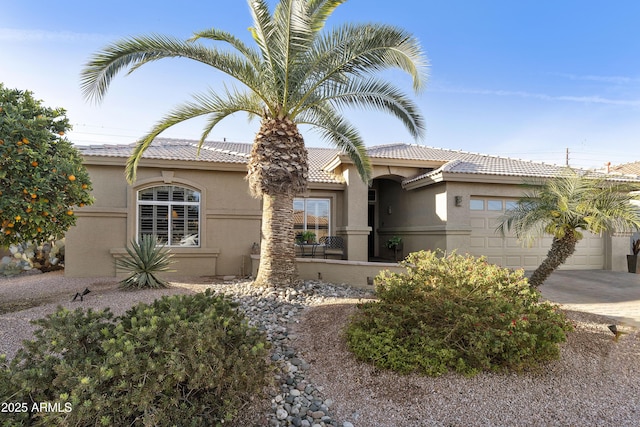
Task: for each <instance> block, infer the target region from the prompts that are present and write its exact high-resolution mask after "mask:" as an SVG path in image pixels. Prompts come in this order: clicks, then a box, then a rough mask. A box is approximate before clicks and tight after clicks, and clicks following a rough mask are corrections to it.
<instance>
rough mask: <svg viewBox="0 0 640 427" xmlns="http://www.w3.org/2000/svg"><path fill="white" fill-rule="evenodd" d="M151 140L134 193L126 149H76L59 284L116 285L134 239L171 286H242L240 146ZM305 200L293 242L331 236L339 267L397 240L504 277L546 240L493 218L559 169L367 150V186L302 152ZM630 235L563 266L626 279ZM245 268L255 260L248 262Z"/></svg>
mask: <svg viewBox="0 0 640 427" xmlns="http://www.w3.org/2000/svg"><path fill="white" fill-rule="evenodd" d="M197 145H198V144H197V141H189V140H176V139H162V138H160V139H157V140H156V141H154V143H153V144H152V145H151V147H150V148H149V149H148V150H147V151H146V153H145V155H144V158H143V159H142V161H141V163H140V166H139V168H138V177H137V181H136V182H135V183H134V184H133V185H128V184H127V182H126V181H125V178H124V166H125V163H126V160H127V157H128V156H129V154H130V153H131V150H132V146H131V145H100V146H79V147H78V148H79V150H80V151H81V153H82V155H83V157H84V164H85V166H86V168H87V170H88V171H89V174H90V176H91V180H92V182H93V194H94V196H95V199H96V202H95V204H94V205H92V206H88V207H84V208H81V209H78V210H77V217H78V221H77V225H76V227H73V228H72V229H71V230H69V232H68V234H67V245H66V266H65V274H67V275H69V276H98V275H104V276H114V275H116V269H115V266H114V259H115V258H116V257H118V256H122V255H123V254H124V253H125V246H126V245H127V244H128V242H130V241H131V240H133V239H136V238H137V237H138V236H140V235H142V234H157V235H158V236H160V237H161V238H162V239H163V240H164V241H165V243H166V244H167V245H168V246H170V247H171V250H172V252H173V253H174V257H175V260H176V261H177V262H176V264H175V265H174V268H175V269H176V270H177V272H176V273H177V274H183V275H199V276H221V275H248V274H250V273H251V261H252V260H251V254H252V251H253V252H255V246H256V245H255V244H259V242H260V220H261V203H260V200H257V199H254V198H252V197H251V196H250V195H249V191H248V185H247V182H246V181H245V176H246V163H247V160H248V157H249V152H250V149H251V145H250V144H244V143H232V142H206V143H205V144H204V145H203V147H202V150H201V151H200V153H199V155H198V153H197V151H198V149H197ZM308 151H309V163H310V178H309V180H310V182H309V190H308V192H307V193H306V194H300V195H299V196H298V198H296V200H295V202H294V209H295V212H296V214H295V215H296V216H295V218H296V231H302V230H311V231H313V232H314V233H316V235H317V237H321V236H325V235H326V236H341V237H342V238H343V239H344V241H345V246H346V247H345V253H344V258H345V259H346V260H348V261H351V262H361V263H362V262H367V261H369V260H380V259H385V258H387V259H388V258H390V257H392V254H391V253H390V251H389V249H388V248H387V247H386V242H387V240H389V239H390V238H391V237H393V236H400V237H402V240H403V253H404V254H407V253H409V252H412V251H416V250H420V249H437V248H440V249H444V250H449V251H450V250H454V249H457V250H458V252H461V253H470V254H473V255H485V256H487V257H488V260H489V261H490V262H494V263H497V264H500V265H502V266H506V267H512V268H525V269H528V270H531V269H534V268H535V267H537V266H538V265H539V264H540V262H541V261H542V259H543V258H544V256H545V255H546V253H547V251H548V248H549V247H550V244H551V239H550V238H544V239H540V240H538V241H537V242H536V243H535V244H534V246H532V247H523V246H522V245H521V243H520V242H518V241H517V239H515V238H514V237H513V236H509V235H508V236H502V235H500V234H497V233H496V232H495V224H496V218H497V217H499V216H500V215H501V214H502V213H503V212H504V210H505V209H507V208H508V207H509V206H510V204H511V203H514V202H515V201H516V200H517V198H518V197H519V196H520V195H521V194H522V191H523V188H522V186H521V184H522V183H523V182H525V181H528V182H531V181H535V180H540V179H545V178H548V177H552V176H554V175H556V174H558V173H559V172H560V171H561V169H562V168H561V167H560V166H556V165H550V164H544V163H536V162H531V161H524V160H516V159H509V158H504V157H497V156H488V155H482V154H474V153H468V152H462V151H453V150H447V149H439V148H431V147H426V146H421V145H410V144H390V145H380V146H373V147H370V148H369V149H368V154H369V156H370V158H371V162H372V165H373V181H372V183H371V185H370V186H367V185H366V184H364V183H363V182H362V180H361V179H360V177H359V176H358V174H357V172H356V169H355V167H354V166H353V165H352V164H351V162H350V160H349V159H348V157H347V156H345V155H343V154H341V153H340V151H339V150H336V149H329V148H312V147H310V148H308ZM628 250H629V235H628V234H626V235H616V234H605V235H602V236H597V235H587V236H586V237H585V238H584V239H583V240H582V241H581V242H580V243H579V245H578V249H577V252H576V254H574V255H573V256H572V257H571V258H570V259H569V261H568V263H567V264H566V265H565V266H563V268H567V269H609V270H616V271H622V270H625V269H626V257H625V255H626V254H627V253H628ZM254 258H255V257H254Z"/></svg>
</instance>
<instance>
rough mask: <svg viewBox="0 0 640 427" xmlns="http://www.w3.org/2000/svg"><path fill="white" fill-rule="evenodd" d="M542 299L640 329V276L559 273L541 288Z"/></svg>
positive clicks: (577, 272)
mask: <svg viewBox="0 0 640 427" xmlns="http://www.w3.org/2000/svg"><path fill="white" fill-rule="evenodd" d="M540 291H541V292H542V296H543V297H544V298H545V299H547V300H549V301H552V302H555V303H558V304H561V305H562V307H563V308H566V309H569V310H577V311H586V312H589V313H595V314H601V315H603V316H607V317H610V318H612V320H617V321H618V322H620V323H621V324H625V325H628V326H634V327H636V328H640V274H631V273H624V272H617V271H606V270H559V271H555V272H553V273H552V274H551V276H549V278H548V279H547V281H546V282H545V283H544V284H543V285H542V286H540Z"/></svg>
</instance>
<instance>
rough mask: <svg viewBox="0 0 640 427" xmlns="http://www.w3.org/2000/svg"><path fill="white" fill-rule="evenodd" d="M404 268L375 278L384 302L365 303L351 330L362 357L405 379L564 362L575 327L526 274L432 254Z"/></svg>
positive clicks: (410, 260) (350, 341) (351, 340)
mask: <svg viewBox="0 0 640 427" xmlns="http://www.w3.org/2000/svg"><path fill="white" fill-rule="evenodd" d="M402 265H404V266H405V267H406V268H407V272H406V273H402V274H397V273H390V272H388V271H387V272H382V273H381V274H380V275H379V276H378V277H377V278H376V282H377V283H376V295H377V297H378V298H379V300H378V301H373V302H367V303H364V304H360V305H359V306H358V311H357V313H356V314H355V315H354V317H353V318H352V320H351V322H350V324H349V326H348V328H347V333H346V336H347V341H348V345H349V348H350V349H351V351H353V353H354V354H355V355H356V357H357V358H359V359H361V360H365V361H368V362H370V363H373V364H374V365H376V366H378V367H380V368H387V369H392V370H394V371H398V372H401V373H408V372H414V371H416V372H420V373H423V374H427V375H441V374H443V373H445V372H447V371H449V370H453V371H457V372H460V373H463V374H466V375H473V374H476V373H478V372H480V371H485V370H487V371H497V370H502V369H511V370H521V369H525V368H529V367H534V366H537V365H538V364H539V363H540V362H544V361H547V360H551V359H554V358H557V357H559V347H558V343H560V342H562V341H564V340H565V338H566V333H567V332H568V331H570V330H571V329H572V328H571V325H570V323H568V322H567V320H566V319H565V317H564V315H563V314H562V313H561V312H559V311H557V309H556V307H555V306H553V305H551V304H549V303H546V302H540V301H539V298H540V294H539V292H538V291H537V290H535V289H532V288H531V287H530V286H529V285H528V283H527V279H526V278H525V277H524V274H523V272H522V271H516V272H512V271H510V270H508V269H505V268H501V267H498V266H496V265H492V264H488V263H487V262H486V261H485V259H484V258H473V257H471V256H461V255H457V254H455V253H451V254H444V253H436V252H426V251H422V252H416V253H412V254H409V256H408V257H407V259H406V260H405V261H404V262H403V263H402Z"/></svg>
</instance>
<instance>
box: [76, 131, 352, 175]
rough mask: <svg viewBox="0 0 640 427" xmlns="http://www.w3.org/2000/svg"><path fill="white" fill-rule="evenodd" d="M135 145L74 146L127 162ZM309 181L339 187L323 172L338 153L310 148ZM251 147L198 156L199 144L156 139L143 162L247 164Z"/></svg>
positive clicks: (206, 149) (224, 145) (207, 148)
mask: <svg viewBox="0 0 640 427" xmlns="http://www.w3.org/2000/svg"><path fill="white" fill-rule="evenodd" d="M134 146H135V144H127V145H106V144H105V145H87V146H82V145H80V146H77V148H78V149H79V150H80V152H81V153H82V154H83V155H84V156H106V157H122V158H127V157H129V155H131V152H132V151H133V147H134ZM308 151H309V180H310V181H311V182H320V183H342V180H341V179H339V178H338V177H336V176H334V175H332V174H330V173H328V172H325V171H324V170H322V167H323V166H324V165H325V164H326V163H328V162H329V161H330V160H331V159H332V158H333V157H335V156H336V155H337V154H338V153H339V152H340V151H339V150H337V149H329V148H309V149H308ZM250 153H251V144H247V143H242V142H226V141H224V142H213V141H205V143H204V144H203V145H202V148H201V150H200V154H199V155H198V141H194V140H184V139H171V138H156V139H155V140H154V141H153V143H152V144H151V145H150V146H149V148H148V149H147V150H146V151H145V152H144V154H143V156H142V157H143V158H144V159H157V160H183V161H193V162H215V163H247V160H248V159H249V154H250Z"/></svg>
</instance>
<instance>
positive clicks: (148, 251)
mask: <svg viewBox="0 0 640 427" xmlns="http://www.w3.org/2000/svg"><path fill="white" fill-rule="evenodd" d="M126 249H127V252H128V253H129V256H128V257H124V258H118V259H116V266H117V267H118V268H121V269H123V270H126V271H128V272H130V273H131V274H130V275H129V277H127V278H126V279H124V280H122V281H121V282H120V287H121V288H123V289H145V288H154V289H157V288H166V287H167V286H168V285H169V282H167V281H165V280H163V279H161V278H159V277H158V276H157V274H158V273H161V272H164V271H171V270H169V266H170V265H171V263H172V261H171V257H172V256H173V255H172V254H171V253H170V252H169V249H167V248H166V247H165V246H164V245H162V244H160V242H159V241H158V238H157V237H156V236H150V235H146V236H142V238H141V239H140V243H139V244H138V242H136V241H135V240H132V241H131V248H129V247H127V248H126Z"/></svg>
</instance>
